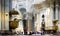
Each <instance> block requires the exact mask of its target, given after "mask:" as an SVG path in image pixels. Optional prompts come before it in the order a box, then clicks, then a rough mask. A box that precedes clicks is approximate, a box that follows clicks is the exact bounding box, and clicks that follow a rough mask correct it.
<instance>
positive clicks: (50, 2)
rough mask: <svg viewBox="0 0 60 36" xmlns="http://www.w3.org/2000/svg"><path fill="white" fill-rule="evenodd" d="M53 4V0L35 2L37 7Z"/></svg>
mask: <svg viewBox="0 0 60 36" xmlns="http://www.w3.org/2000/svg"><path fill="white" fill-rule="evenodd" d="M52 4H53V0H46V1H43V3H39V4H34V5H33V6H34V8H35V9H41V8H42V7H50V6H51V5H52Z"/></svg>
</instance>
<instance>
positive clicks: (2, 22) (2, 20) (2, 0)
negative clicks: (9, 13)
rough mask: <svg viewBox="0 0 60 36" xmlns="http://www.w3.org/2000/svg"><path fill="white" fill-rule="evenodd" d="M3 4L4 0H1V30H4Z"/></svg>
mask: <svg viewBox="0 0 60 36" xmlns="http://www.w3.org/2000/svg"><path fill="white" fill-rule="evenodd" d="M4 3H5V2H4V0H1V6H2V7H1V18H2V19H1V24H2V25H1V28H2V30H5V16H4V13H5V8H4V6H5V4H4Z"/></svg>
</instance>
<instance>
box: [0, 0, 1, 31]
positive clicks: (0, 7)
mask: <svg viewBox="0 0 60 36" xmlns="http://www.w3.org/2000/svg"><path fill="white" fill-rule="evenodd" d="M0 30H1V0H0Z"/></svg>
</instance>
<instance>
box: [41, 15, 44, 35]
mask: <svg viewBox="0 0 60 36" xmlns="http://www.w3.org/2000/svg"><path fill="white" fill-rule="evenodd" d="M44 17H45V16H44V15H42V18H43V19H42V23H41V24H42V34H44V33H45V21H44Z"/></svg>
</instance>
